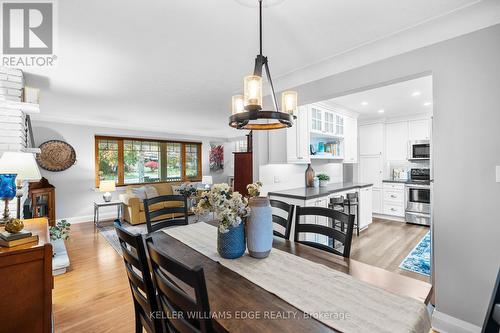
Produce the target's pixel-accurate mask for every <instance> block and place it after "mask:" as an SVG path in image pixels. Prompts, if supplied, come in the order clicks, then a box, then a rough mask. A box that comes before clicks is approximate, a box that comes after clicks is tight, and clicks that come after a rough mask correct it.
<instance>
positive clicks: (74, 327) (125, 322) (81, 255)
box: [53, 220, 428, 333]
mask: <svg viewBox="0 0 500 333" xmlns="http://www.w3.org/2000/svg"><path fill="white" fill-rule="evenodd" d="M71 229H72V230H71V238H70V239H69V240H68V241H66V247H67V250H68V254H69V257H70V260H71V269H70V270H69V271H68V272H67V273H66V274H63V275H60V276H56V277H55V279H54V280H55V281H54V282H55V283H54V291H53V304H54V305H53V309H54V319H55V332H57V333H62V332H79V333H87V332H133V331H134V327H135V324H134V311H133V304H132V298H131V295H130V288H129V284H128V281H127V277H126V273H125V268H124V266H123V260H122V258H121V257H120V256H119V255H118V254H117V253H116V252H115V250H114V249H113V248H112V247H111V246H110V245H109V244H108V243H107V241H106V240H105V239H104V238H103V237H102V236H101V235H99V234H98V233H97V232H95V233H94V228H93V224H92V223H91V222H88V223H80V224H74V225H73V226H72V227H71ZM427 231H428V228H425V227H419V226H414V225H408V224H405V223H400V222H392V221H387V220H375V221H374V222H373V223H372V224H371V225H370V227H369V228H368V230H366V231H363V232H361V234H360V236H359V238H358V237H356V236H355V237H354V240H353V245H352V251H351V257H352V258H354V259H356V260H360V261H362V262H365V263H368V264H372V265H374V266H378V267H382V268H385V269H387V270H390V271H393V272H397V273H398V274H403V275H406V276H410V277H413V278H416V279H420V280H424V281H428V279H427V278H426V277H424V276H422V275H420V274H415V273H412V272H407V271H404V270H401V269H399V268H398V266H399V264H400V263H401V261H402V260H403V258H404V257H405V256H406V255H407V254H408V253H409V252H410V251H411V250H412V248H413V247H414V246H415V245H416V244H417V243H418V241H419V240H420V239H421V238H422V237H423V236H424V235H425V233H426V232H427Z"/></svg>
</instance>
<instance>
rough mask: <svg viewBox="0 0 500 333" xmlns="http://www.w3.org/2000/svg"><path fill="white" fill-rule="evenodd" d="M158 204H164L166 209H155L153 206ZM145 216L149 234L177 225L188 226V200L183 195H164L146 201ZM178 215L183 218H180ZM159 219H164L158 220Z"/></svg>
mask: <svg viewBox="0 0 500 333" xmlns="http://www.w3.org/2000/svg"><path fill="white" fill-rule="evenodd" d="M158 204H164V205H165V207H163V208H160V209H153V208H154V207H152V206H154V205H158ZM144 214H145V215H146V226H147V229H148V233H151V232H154V231H157V230H160V229H163V228H166V227H171V226H175V225H187V224H188V210H187V198H186V197H185V196H183V195H162V196H158V197H155V198H151V199H144ZM178 214H181V215H182V216H178ZM169 215H170V216H169ZM158 217H163V218H161V219H158Z"/></svg>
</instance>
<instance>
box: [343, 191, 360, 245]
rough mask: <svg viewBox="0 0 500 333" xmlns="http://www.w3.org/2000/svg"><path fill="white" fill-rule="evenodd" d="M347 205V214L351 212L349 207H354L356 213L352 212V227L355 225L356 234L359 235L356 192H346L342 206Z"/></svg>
mask: <svg viewBox="0 0 500 333" xmlns="http://www.w3.org/2000/svg"><path fill="white" fill-rule="evenodd" d="M346 206H347V214H349V215H353V214H351V208H356V213H355V214H354V216H355V217H354V225H353V228H354V227H356V235H357V236H359V223H358V216H359V200H358V192H352V193H347V195H346V199H345V200H344V207H346Z"/></svg>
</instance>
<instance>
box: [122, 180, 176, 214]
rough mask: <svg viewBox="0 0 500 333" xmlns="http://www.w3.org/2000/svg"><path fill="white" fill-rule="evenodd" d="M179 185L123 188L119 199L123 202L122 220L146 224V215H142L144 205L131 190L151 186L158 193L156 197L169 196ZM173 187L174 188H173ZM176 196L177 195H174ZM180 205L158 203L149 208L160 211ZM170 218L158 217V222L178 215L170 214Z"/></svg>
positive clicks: (130, 186) (161, 184)
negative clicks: (123, 190)
mask: <svg viewBox="0 0 500 333" xmlns="http://www.w3.org/2000/svg"><path fill="white" fill-rule="evenodd" d="M179 185H180V183H175V182H172V183H157V184H148V185H129V186H127V187H126V188H125V193H124V194H120V196H119V199H120V201H121V202H123V205H124V207H123V211H124V214H123V215H124V216H123V217H124V219H125V221H127V222H128V223H130V224H141V223H146V214H145V213H144V203H143V201H142V199H140V198H138V197H137V196H136V195H135V194H134V193H133V192H132V189H134V188H139V187H143V186H152V187H154V188H155V189H156V191H157V192H158V195H171V194H174V189H175V188H176V187H178V186H179ZM173 187H174V188H173ZM175 194H178V193H175ZM180 206H182V204H181V203H178V202H167V203H158V204H156V205H153V206H151V208H152V210H156V209H161V208H164V207H180ZM171 215H172V216H160V217H158V220H161V219H165V218H173V217H175V215H178V214H175V215H174V214H171Z"/></svg>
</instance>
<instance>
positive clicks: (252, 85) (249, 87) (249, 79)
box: [243, 75, 262, 110]
mask: <svg viewBox="0 0 500 333" xmlns="http://www.w3.org/2000/svg"><path fill="white" fill-rule="evenodd" d="M243 90H244V92H245V107H247V109H248V110H260V109H261V108H262V77H260V76H258V75H248V76H245V79H244V81H243Z"/></svg>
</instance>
